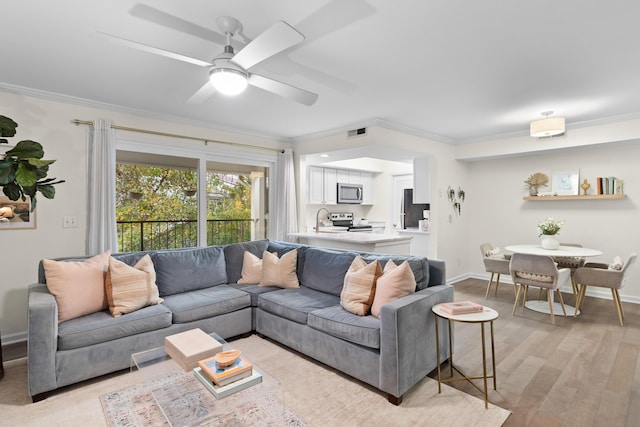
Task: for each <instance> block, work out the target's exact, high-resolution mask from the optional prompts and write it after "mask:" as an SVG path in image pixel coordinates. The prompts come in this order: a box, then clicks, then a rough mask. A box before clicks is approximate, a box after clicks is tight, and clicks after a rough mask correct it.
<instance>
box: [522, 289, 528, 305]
mask: <svg viewBox="0 0 640 427" xmlns="http://www.w3.org/2000/svg"><path fill="white" fill-rule="evenodd" d="M528 299H529V285H524V297H523V298H522V306H523V307H524V304H525V303H526V302H527V300H528Z"/></svg>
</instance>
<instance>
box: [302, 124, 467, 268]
mask: <svg viewBox="0 0 640 427" xmlns="http://www.w3.org/2000/svg"><path fill="white" fill-rule="evenodd" d="M345 147H348V149H349V150H354V149H357V148H363V149H365V150H366V152H368V153H376V154H378V155H379V154H380V153H384V152H385V150H386V151H387V152H389V153H393V155H391V154H390V155H389V158H395V156H397V153H407V155H409V158H413V157H417V156H420V157H422V156H424V155H425V154H428V155H430V156H432V159H433V162H432V163H431V164H430V167H431V168H432V173H431V182H430V185H431V195H432V202H431V239H430V246H429V253H430V254H432V258H438V259H443V260H445V261H446V262H447V277H448V278H450V279H451V278H455V277H458V276H462V275H464V274H466V273H467V272H468V265H467V251H466V249H464V248H461V247H460V244H459V242H465V241H466V239H467V234H468V223H469V218H470V215H468V214H467V212H468V211H467V203H465V204H464V205H463V207H462V215H461V216H457V215H455V214H453V210H452V208H451V206H450V204H449V203H448V201H447V199H446V195H445V192H446V189H447V187H448V186H449V185H451V186H452V187H455V188H456V189H457V188H458V186H461V187H462V188H463V189H465V190H466V186H467V165H466V164H465V163H464V162H459V161H456V160H455V159H454V155H455V148H454V147H453V146H451V145H449V144H444V143H441V142H438V141H433V140H430V139H426V138H422V137H418V136H413V135H408V134H405V133H401V132H397V131H395V130H390V129H385V128H381V127H370V128H368V129H367V136H366V137H362V138H354V139H348V138H347V135H346V133H341V134H337V135H332V136H327V137H323V138H318V139H313V140H307V141H299V142H296V143H295V145H294V153H295V154H296V164H297V165H298V168H297V174H298V184H299V185H298V193H299V201H300V202H299V216H298V218H299V222H300V224H305V222H306V221H307V218H308V217H309V216H310V214H309V212H308V208H309V209H312V210H313V212H312V214H311V215H312V216H314V221H315V212H316V210H317V207H316V206H310V207H308V206H307V204H306V166H307V165H306V162H305V156H306V155H309V154H313V153H320V152H331V151H334V150H337V151H339V150H343V149H345ZM388 191H389V192H391V187H389V190H388ZM376 204H378V199H377V197H376ZM385 208H388V206H386V207H383V208H382V209H385ZM450 214H451V215H452V221H451V222H449V215H450Z"/></svg>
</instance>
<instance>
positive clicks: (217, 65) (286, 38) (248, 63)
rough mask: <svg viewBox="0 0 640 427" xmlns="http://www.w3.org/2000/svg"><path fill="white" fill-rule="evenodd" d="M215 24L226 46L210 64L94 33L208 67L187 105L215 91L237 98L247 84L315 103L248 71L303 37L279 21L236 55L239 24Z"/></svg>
mask: <svg viewBox="0 0 640 427" xmlns="http://www.w3.org/2000/svg"><path fill="white" fill-rule="evenodd" d="M216 22H217V24H218V27H219V28H220V31H221V32H222V33H223V34H224V35H225V36H226V45H225V47H224V51H223V52H221V53H220V54H218V55H217V56H216V57H215V58H213V60H212V61H211V62H207V61H202V60H199V59H196V58H191V57H189V56H185V55H181V54H179V53H175V52H171V51H168V50H165V49H160V48H157V47H153V46H149V45H146V44H143V43H138V42H134V41H131V40H127V39H123V38H121V37H118V36H114V35H112V34H107V33H102V32H99V31H96V32H95V34H96V35H98V36H102V37H106V38H107V39H109V40H112V41H115V42H117V43H120V44H123V45H125V46H129V47H133V48H135V49H139V50H142V51H145V52H149V53H153V54H156V55H161V56H164V57H167V58H172V59H176V60H179V61H183V62H187V63H190V64H195V65H199V66H201V67H208V68H209V82H207V83H205V85H204V86H202V87H201V88H200V89H199V90H198V91H197V92H196V93H195V94H194V95H193V96H192V97H191V98H189V101H188V102H189V103H202V102H204V101H205V100H206V99H208V98H209V97H210V96H211V95H213V94H214V93H215V92H216V91H217V92H220V93H222V94H225V95H230V96H233V95H237V94H239V93H241V92H242V91H244V90H245V88H246V87H247V85H251V86H255V87H258V88H260V89H263V90H266V91H268V92H272V93H275V94H276V95H279V96H282V97H284V98H288V99H292V100H294V101H297V102H300V103H302V104H304V105H309V106H310V105H313V104H314V103H315V102H316V100H317V99H318V95H317V94H315V93H313V92H309V91H306V90H304V89H300V88H297V87H295V86H291V85H289V84H286V83H282V82H279V81H277V80H273V79H271V78H268V77H265V76H261V75H259V74H255V73H251V72H249V71H248V70H249V69H250V68H251V67H253V66H254V65H256V64H258V63H260V62H262V61H264V60H265V59H267V58H270V57H272V56H274V55H277V54H278V53H280V52H282V51H284V50H286V49H288V48H290V47H292V46H295V45H297V44H299V43H301V42H302V41H303V40H304V35H302V34H301V33H300V32H299V31H298V30H296V29H295V28H293V27H292V26H291V25H289V24H287V23H286V22H284V21H279V22H277V23H275V24H274V25H272V26H271V27H269V28H268V29H267V30H265V31H264V32H263V33H262V34H260V35H259V36H258V37H256V38H255V39H253V40H252V41H251V42H249V44H247V45H246V46H245V47H243V48H242V49H241V50H240V51H239V52H238V53H235V52H234V49H233V46H231V38H232V37H233V36H234V35H236V34H241V33H242V24H241V23H240V21H238V20H237V19H235V18H232V17H230V16H220V17H218V18H217V19H216Z"/></svg>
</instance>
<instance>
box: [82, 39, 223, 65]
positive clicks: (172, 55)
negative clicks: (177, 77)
mask: <svg viewBox="0 0 640 427" xmlns="http://www.w3.org/2000/svg"><path fill="white" fill-rule="evenodd" d="M92 34H93V35H95V36H98V37H101V38H105V39H107V40H110V41H114V42H116V43H119V44H121V45H124V46H127V47H132V48H134V49H138V50H142V51H144V52H149V53H154V54H156V55H160V56H164V57H166V58H171V59H177V60H178V61H183V62H188V63H189V64H195V65H199V66H201V67H211V66H212V65H213V64H211V63H210V62H206V61H201V60H199V59H196V58H191V57H190V56H185V55H181V54H179V53H175V52H171V51H169V50H164V49H160V48H157V47H153V46H149V45H146V44H143V43H138V42H134V41H131V40H127V39H123V38H121V37H118V36H114V35H112V34H107V33H102V32H100V31H94V32H93V33H92Z"/></svg>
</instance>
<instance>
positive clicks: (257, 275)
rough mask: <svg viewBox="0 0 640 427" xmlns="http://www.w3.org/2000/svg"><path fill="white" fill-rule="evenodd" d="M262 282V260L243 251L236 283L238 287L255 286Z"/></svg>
mask: <svg viewBox="0 0 640 427" xmlns="http://www.w3.org/2000/svg"><path fill="white" fill-rule="evenodd" d="M260 280H262V258H260V257H259V256H257V255H254V254H252V253H251V252H249V251H245V252H244V255H243V256H242V273H241V274H240V278H239V279H238V281H237V283H238V284H239V285H257V284H259V283H260Z"/></svg>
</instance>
